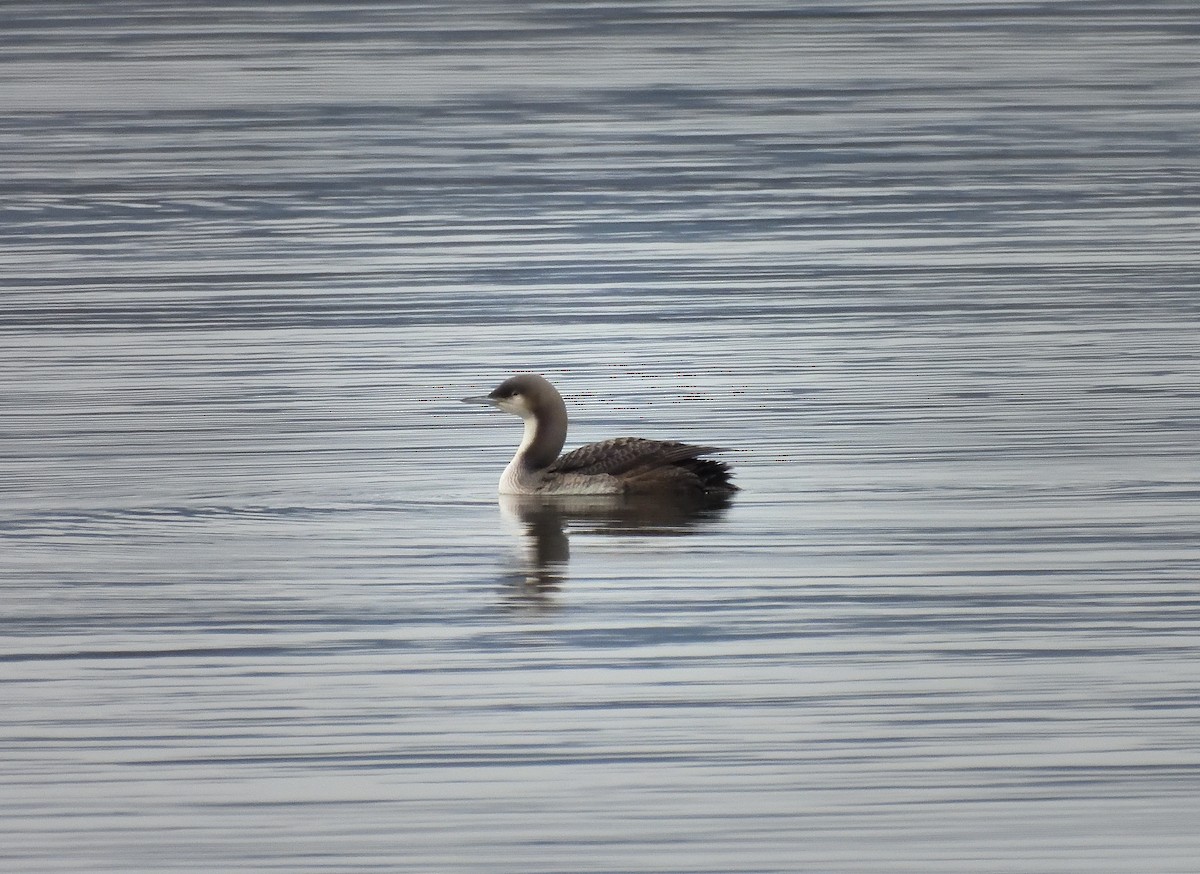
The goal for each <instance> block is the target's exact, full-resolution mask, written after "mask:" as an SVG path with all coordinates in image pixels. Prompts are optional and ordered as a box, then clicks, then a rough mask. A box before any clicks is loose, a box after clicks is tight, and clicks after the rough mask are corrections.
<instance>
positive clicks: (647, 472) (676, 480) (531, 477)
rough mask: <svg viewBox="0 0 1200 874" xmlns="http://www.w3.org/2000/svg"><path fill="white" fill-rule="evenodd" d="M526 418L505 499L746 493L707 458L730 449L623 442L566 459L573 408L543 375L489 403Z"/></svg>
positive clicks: (510, 382)
mask: <svg viewBox="0 0 1200 874" xmlns="http://www.w3.org/2000/svg"><path fill="white" fill-rule="evenodd" d="M463 403H465V404H486V405H488V406H492V407H496V408H497V409H499V410H503V411H504V412H506V413H512V414H513V415H515V416H520V417H521V418H522V419H524V420H525V436H524V437H523V438H522V440H521V445H520V446H519V447H518V448H517V454H516V455H514V456H513V460H512V461H510V462H509V463H508V467H506V468H505V469H504V474H503V475H502V476H501V477H500V494H502V495H659V496H672V495H674V496H679V497H688V498H708V497H711V498H728V497H729V496H730V495H732V494H733V493H734V492H736V491H737V490H738V488H737V486H735V485H734V484H733V483H732V482H730V472H729V465H727V464H725V463H724V462H722V461H714V460H713V459H711V458H702V457H701V456H704V455H709V454H710V453H713V452H721V451H722V450H721V449H720V448H718V447H716V446H692V445H690V444H687V443H679V442H676V441H673V440H646V439H643V438H641V437H617V438H615V439H612V440H602V441H600V442H599V443H589V444H587V445H586V446H581V447H579V448H578V449H576V450H574V451H573V452H568V453H567V454H566V455H562V456H560V455H559V452H561V451H562V448H563V444H564V443H565V442H566V440H567V407H566V405H565V404H564V403H563V399H562V395H560V394H559V393H558V391H557V390H556V389H555V388H554V386H552V385H551V384H550V383H549V382H547V381H546V380H545V379H543V378H542V377H540V376H538V375H536V374H533V373H521V374H518V375H516V376H513V377H511V378H509V379H506V380H504V382H502V383H500V385H498V386H496V388H495V389H493V390H492V392H491V393H490V394H488V395H486V396H483V397H473V398H463Z"/></svg>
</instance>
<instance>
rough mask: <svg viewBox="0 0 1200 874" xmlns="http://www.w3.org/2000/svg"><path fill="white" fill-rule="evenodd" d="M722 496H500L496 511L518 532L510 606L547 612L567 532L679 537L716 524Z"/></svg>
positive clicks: (560, 574)
mask: <svg viewBox="0 0 1200 874" xmlns="http://www.w3.org/2000/svg"><path fill="white" fill-rule="evenodd" d="M729 504H730V499H729V497H728V496H721V497H707V498H704V499H699V500H690V501H687V500H680V499H678V498H673V499H665V498H659V497H637V498H630V497H618V496H611V495H597V496H583V495H558V496H553V497H546V496H539V495H501V496H500V512H501V513H502V514H503V515H504V517H505V518H506V519H507V520H509V521H510V522H513V523H515V525H516V527H517V528H518V530H519V532H520V535H519V536H520V538H521V545H522V557H521V565H520V567H519V568H517V569H516V570H514V571H512V572H510V573H508V574H506V575H505V577H504V587H505V594H506V597H507V600H508V602H509V603H510V605H511V606H513V607H521V608H530V607H534V608H547V609H548V608H552V607H553V606H554V601H553V599H552V597H551V596H552V594H553V593H554V592H556V591H558V590H559V589H560V588H561V587H562V585H563V583H564V582H565V580H566V578H567V565H568V563H569V562H570V558H571V546H570V543H569V541H568V535H567V531H568V529H569V528H573V529H575V530H585V531H588V532H589V533H594V534H642V535H647V536H670V535H682V534H687V533H689V532H691V531H694V530H695V529H696V528H698V527H700V526H702V525H704V524H705V523H708V522H711V521H714V520H716V519H719V518H720V517H721V516H722V515H723V514H724V512H725V510H726V509H728V507H729Z"/></svg>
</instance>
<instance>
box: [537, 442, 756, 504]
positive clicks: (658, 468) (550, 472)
mask: <svg viewBox="0 0 1200 874" xmlns="http://www.w3.org/2000/svg"><path fill="white" fill-rule="evenodd" d="M720 451H721V450H720V449H719V448H718V447H716V446H694V445H692V444H689V443H680V442H678V441H676V440H648V439H646V438H643V437H616V438H614V439H612V440H602V441H600V442H599V443H589V444H587V445H586V446H581V447H579V448H578V449H576V450H574V451H572V452H568V453H566V454H565V455H562V456H560V457H559V458H558V460H557V461H555V462H554V463H553V464H551V465H550V467H549V468H548V469H547V470H546V475H547V477H548V478H550V479H553V478H555V477H563V478H565V479H570V480H573V481H577V478H578V477H588V476H596V477H613V478H615V479H616V480H618V481H620V482H621V483H622V486H623V488H622V490H623V491H628V492H655V491H663V490H684V491H700V492H703V493H708V494H729V493H732V492H734V491H737V486H735V485H733V483H732V482H730V479H729V476H730V474H729V465H727V464H725V463H724V462H722V461H716V460H714V459H711V458H702V457H701V456H704V455H708V454H710V453H713V452H720Z"/></svg>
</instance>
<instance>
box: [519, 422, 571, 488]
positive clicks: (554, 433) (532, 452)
mask: <svg viewBox="0 0 1200 874" xmlns="http://www.w3.org/2000/svg"><path fill="white" fill-rule="evenodd" d="M566 442H567V410H566V408H565V407H562V408H561V409H558V408H554V409H550V410H545V411H542V412H541V413H539V414H538V415H537V416H533V415H529V416H526V417H525V433H524V435H523V436H522V437H521V445H520V446H518V447H517V454H516V455H515V456H513V463H514V464H518V463H519V464H520V466H521V467H522V468H524V469H525V470H527V471H530V472H535V471H540V470H544V469H546V468H547V467H549V466H550V465H551V464H553V463H554V460H555V459H556V458H558V454H559V453H560V452H562V448H563V444H564V443H566Z"/></svg>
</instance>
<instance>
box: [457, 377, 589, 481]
mask: <svg viewBox="0 0 1200 874" xmlns="http://www.w3.org/2000/svg"><path fill="white" fill-rule="evenodd" d="M463 403H465V404H486V405H488V406H490V407H495V408H496V409H498V410H503V411H504V412H506V413H511V414H512V415H514V416H520V417H521V418H522V419H524V420H525V426H526V428H525V439H524V440H523V441H522V443H521V449H520V450H518V454H522V453H523V460H524V461H525V462H526V463H527V464H529V465H530V466H532V467H545V466H547V465H549V464H550V463H551V462H553V461H554V459H556V458H557V457H558V453H559V452H561V451H562V448H563V443H565V442H566V439H567V407H566V404H564V403H563V399H562V395H560V394H559V393H558V391H557V389H555V388H554V386H552V385H551V384H550V383H548V382H547V381H546V380H544V379H542V377H540V376H538V375H537V374H536V373H519V374H517V375H516V376H512V377H509V378H508V379H506V380H504V382H502V383H500V384H499V385H498V386H496V387H495V388H494V389H492V391H491V392H490V393H489V394H487V395H485V396H483V397H474V398H463Z"/></svg>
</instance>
